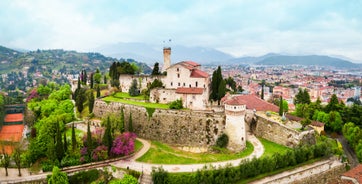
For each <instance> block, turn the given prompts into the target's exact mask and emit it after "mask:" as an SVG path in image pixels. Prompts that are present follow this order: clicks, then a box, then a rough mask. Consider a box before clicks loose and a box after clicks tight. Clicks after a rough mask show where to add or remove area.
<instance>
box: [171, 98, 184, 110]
mask: <svg viewBox="0 0 362 184" xmlns="http://www.w3.org/2000/svg"><path fill="white" fill-rule="evenodd" d="M182 108H183V106H182V99H177V100H175V101H173V102H171V103H170V109H182Z"/></svg>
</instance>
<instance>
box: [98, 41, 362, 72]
mask: <svg viewBox="0 0 362 184" xmlns="http://www.w3.org/2000/svg"><path fill="white" fill-rule="evenodd" d="M162 48H163V46H162V45H150V44H145V43H117V44H110V45H105V46H103V47H99V48H97V49H95V50H97V51H98V52H101V53H103V54H104V55H108V56H112V57H117V58H120V57H131V58H135V59H136V60H139V61H142V62H145V63H147V64H148V65H150V66H153V64H154V63H155V62H159V63H160V64H162V63H163V52H162ZM171 49H172V52H171V62H172V63H177V62H180V61H185V60H192V61H195V62H197V63H200V64H203V65H207V64H211V65H239V64H260V65H291V64H299V65H317V66H333V67H344V68H353V67H361V66H362V64H359V63H353V62H351V61H349V60H348V59H346V57H342V56H340V57H334V56H323V55H307V56H291V55H286V54H277V53H268V54H265V55H262V56H254V57H253V56H245V57H233V56H231V55H229V54H226V53H224V52H222V51H219V50H216V49H212V48H206V47H187V46H181V45H174V46H171Z"/></svg>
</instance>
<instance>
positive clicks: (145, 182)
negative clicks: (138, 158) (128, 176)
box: [139, 173, 153, 184]
mask: <svg viewBox="0 0 362 184" xmlns="http://www.w3.org/2000/svg"><path fill="white" fill-rule="evenodd" d="M139 183H140V184H153V182H152V176H151V174H149V173H143V174H142V176H141V179H140V181H139Z"/></svg>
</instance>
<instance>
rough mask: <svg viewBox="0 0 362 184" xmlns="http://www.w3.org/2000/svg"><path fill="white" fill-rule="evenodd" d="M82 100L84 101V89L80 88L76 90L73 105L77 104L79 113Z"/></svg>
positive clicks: (81, 109)
mask: <svg viewBox="0 0 362 184" xmlns="http://www.w3.org/2000/svg"><path fill="white" fill-rule="evenodd" d="M84 101H85V89H83V88H81V89H80V90H78V92H77V96H76V101H75V105H76V106H77V109H78V111H79V113H82V111H83V108H84V106H83V103H84Z"/></svg>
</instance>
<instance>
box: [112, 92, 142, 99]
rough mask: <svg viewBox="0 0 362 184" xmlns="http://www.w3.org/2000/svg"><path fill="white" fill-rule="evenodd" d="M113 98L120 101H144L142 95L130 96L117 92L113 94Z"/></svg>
mask: <svg viewBox="0 0 362 184" xmlns="http://www.w3.org/2000/svg"><path fill="white" fill-rule="evenodd" d="M113 97H116V98H121V99H124V98H128V99H137V100H144V99H145V96H144V95H139V96H131V95H129V94H128V93H125V92H118V93H116V94H114V95H113Z"/></svg>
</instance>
